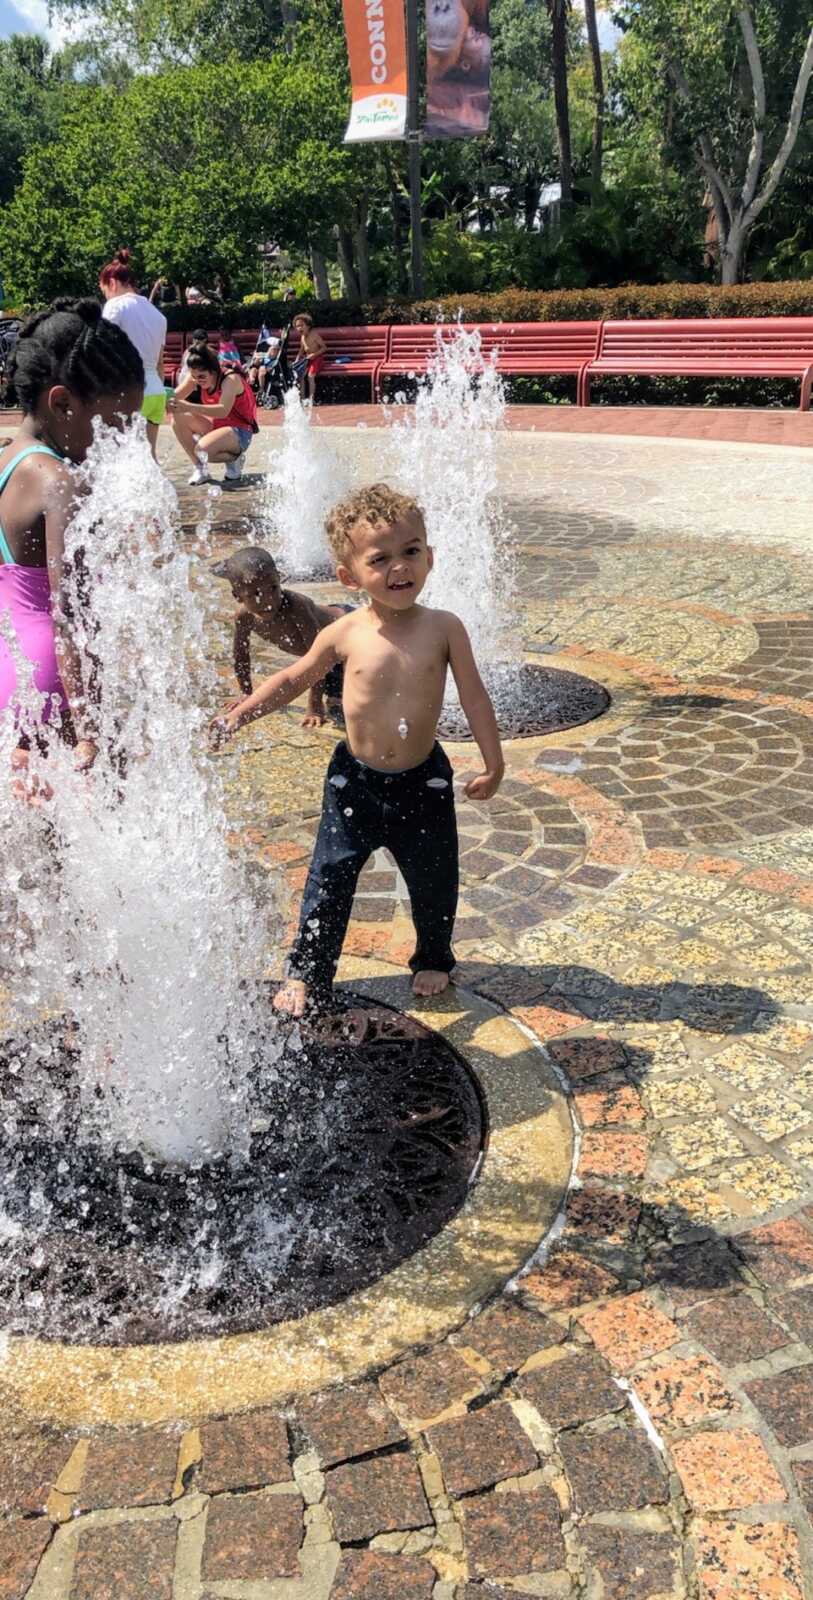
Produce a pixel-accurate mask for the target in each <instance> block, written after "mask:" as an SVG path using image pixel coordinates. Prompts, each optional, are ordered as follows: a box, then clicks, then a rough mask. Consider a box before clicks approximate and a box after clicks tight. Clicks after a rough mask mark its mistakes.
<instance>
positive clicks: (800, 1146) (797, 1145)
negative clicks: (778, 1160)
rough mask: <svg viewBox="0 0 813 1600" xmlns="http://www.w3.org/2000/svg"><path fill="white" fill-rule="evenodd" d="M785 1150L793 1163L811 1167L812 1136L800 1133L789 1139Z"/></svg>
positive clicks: (812, 1157)
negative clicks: (797, 1162) (796, 1162)
mask: <svg viewBox="0 0 813 1600" xmlns="http://www.w3.org/2000/svg"><path fill="white" fill-rule="evenodd" d="M785 1148H786V1150H787V1152H788V1155H790V1156H792V1157H793V1159H794V1161H801V1163H802V1165H803V1166H805V1167H813V1134H811V1133H801V1134H799V1135H797V1137H796V1138H793V1139H789V1140H788V1142H787V1145H786V1147H785Z"/></svg>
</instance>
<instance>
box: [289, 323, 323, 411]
mask: <svg viewBox="0 0 813 1600" xmlns="http://www.w3.org/2000/svg"><path fill="white" fill-rule="evenodd" d="M294 328H295V330H296V332H297V333H298V334H299V354H298V356H297V358H296V360H295V362H294V366H293V371H294V375H295V377H296V379H297V381H298V383H299V393H300V395H301V396H302V399H303V400H304V398H305V383H306V381H307V385H308V398H309V400H310V402H311V405H313V402H314V400H315V399H316V379H317V377H318V376H319V373H320V372H321V370H322V368H323V366H324V364H325V361H326V359H327V345H326V344H325V341H324V339H323V338H322V335H321V333H317V332H316V330H315V329H314V326H313V317H312V316H310V315H309V314H308V312H307V311H301V312H300V314H299V316H298V317H294Z"/></svg>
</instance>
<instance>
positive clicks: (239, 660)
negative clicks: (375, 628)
mask: <svg viewBox="0 0 813 1600" xmlns="http://www.w3.org/2000/svg"><path fill="white" fill-rule="evenodd" d="M212 572H213V574H214V576H215V577H216V578H225V580H226V582H227V583H228V584H229V585H230V587H231V592H232V595H233V596H234V599H235V600H236V602H237V610H236V611H235V613H234V642H233V651H232V653H233V658H234V675H235V677H236V679H237V682H238V684H239V686H240V689H241V690H242V694H243V697H245V696H246V695H248V694H251V692H252V688H253V684H252V681H251V637H252V634H254V635H256V637H257V638H258V639H263V640H264V641H265V642H266V643H267V644H273V645H276V646H277V649H279V650H284V651H286V653H287V654H288V655H291V656H304V655H306V654H307V652H308V651H309V650H310V648H311V645H312V644H313V641H314V639H315V638H316V635H317V633H319V631H320V629H322V628H328V627H329V626H330V624H331V622H336V620H337V619H338V618H339V617H342V616H344V615H345V613H347V612H349V611H352V609H353V607H352V606H320V605H317V604H316V602H315V601H314V600H311V598H310V596H309V595H304V594H298V593H297V591H296V589H283V587H282V581H281V579H280V575H279V572H278V570H277V564H276V562H275V560H274V557H273V556H272V555H271V554H270V552H269V551H268V550H264V549H263V548H262V546H261V545H247V546H246V547H245V549H242V550H235V551H234V553H233V555H230V556H229V557H228V558H227V559H226V560H225V561H217V562H215V565H214V566H213V567H212ZM342 687H343V677H342V668H341V666H336V667H333V668H332V669H331V671H330V672H328V673H327V674H326V676H325V677H324V678H323V680H322V682H321V683H314V684H311V687H310V689H309V690H308V709H307V711H306V712H305V715H304V717H303V719H302V726H303V728H319V727H321V725H322V723H323V722H324V720H325V715H326V709H325V700H326V701H327V714H328V715H330V717H331V718H332V719H333V720H336V719H337V718H339V717H340V716H341V709H342ZM235 704H237V702H236V701H235Z"/></svg>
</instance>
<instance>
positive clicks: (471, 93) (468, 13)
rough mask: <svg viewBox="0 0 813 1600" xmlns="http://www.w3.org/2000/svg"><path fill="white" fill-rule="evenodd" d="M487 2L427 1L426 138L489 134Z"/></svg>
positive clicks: (489, 31)
mask: <svg viewBox="0 0 813 1600" xmlns="http://www.w3.org/2000/svg"><path fill="white" fill-rule="evenodd" d="M488 7H489V0H426V128H425V135H426V138H427V139H466V138H471V137H472V136H474V135H476V134H478V133H486V132H487V131H488V123H489V118H490V115H491V27H490V21H489V14H488Z"/></svg>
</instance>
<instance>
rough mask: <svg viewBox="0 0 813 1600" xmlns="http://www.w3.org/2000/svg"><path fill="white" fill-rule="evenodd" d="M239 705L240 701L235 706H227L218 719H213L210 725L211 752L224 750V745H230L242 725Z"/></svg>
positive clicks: (220, 712) (219, 713) (218, 715)
mask: <svg viewBox="0 0 813 1600" xmlns="http://www.w3.org/2000/svg"><path fill="white" fill-rule="evenodd" d="M239 704H240V702H239V700H238V701H236V702H235V704H234V705H231V706H227V707H226V710H225V711H219V712H218V714H217V716H216V717H212V720H211V722H210V723H209V748H210V749H211V750H222V748H223V746H224V744H228V742H229V740H230V739H231V737H232V735H233V734H234V733H236V732H237V729H238V727H239V725H240V724H239V719H238V717H237V714H236V708H237V706H238V705H239Z"/></svg>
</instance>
